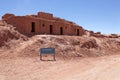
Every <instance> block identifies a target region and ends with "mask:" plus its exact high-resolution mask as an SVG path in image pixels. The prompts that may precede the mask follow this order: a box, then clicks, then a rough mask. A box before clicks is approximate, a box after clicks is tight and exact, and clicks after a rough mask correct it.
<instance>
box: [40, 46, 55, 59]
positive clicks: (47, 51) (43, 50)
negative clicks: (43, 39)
mask: <svg viewBox="0 0 120 80" xmlns="http://www.w3.org/2000/svg"><path fill="white" fill-rule="evenodd" d="M44 54H46V55H47V54H50V55H53V59H54V60H55V48H41V49H40V60H42V55H44Z"/></svg>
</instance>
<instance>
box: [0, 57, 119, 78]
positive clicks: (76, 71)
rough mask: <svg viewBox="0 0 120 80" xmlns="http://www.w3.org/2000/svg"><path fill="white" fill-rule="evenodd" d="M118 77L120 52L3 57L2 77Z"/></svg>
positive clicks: (0, 64)
mask: <svg viewBox="0 0 120 80" xmlns="http://www.w3.org/2000/svg"><path fill="white" fill-rule="evenodd" d="M16 79H17V80H119V79H120V55H114V56H105V57H99V58H88V59H74V60H65V61H64V60H57V61H55V62H53V61H43V62H41V61H39V57H35V58H18V59H7V60H6V59H1V60H0V80H16Z"/></svg>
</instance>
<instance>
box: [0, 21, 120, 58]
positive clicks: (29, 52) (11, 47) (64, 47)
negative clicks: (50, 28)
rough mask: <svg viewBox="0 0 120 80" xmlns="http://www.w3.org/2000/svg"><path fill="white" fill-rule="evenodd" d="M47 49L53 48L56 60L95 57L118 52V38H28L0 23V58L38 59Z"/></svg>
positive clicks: (59, 36)
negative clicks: (43, 50)
mask: <svg viewBox="0 0 120 80" xmlns="http://www.w3.org/2000/svg"><path fill="white" fill-rule="evenodd" d="M1 47H3V48H1ZM48 47H53V48H55V50H56V56H57V57H58V58H63V59H66V58H70V59H71V58H75V57H89V56H95V57H96V56H102V55H108V54H115V53H117V52H118V51H120V38H97V37H90V36H66V35H64V36H63V35H62V36H61V35H35V36H32V37H29V38H28V37H26V36H25V35H22V34H20V33H19V32H18V31H16V30H15V28H14V27H13V26H11V25H8V24H6V23H3V22H2V21H0V53H1V54H2V55H1V54H0V58H1V57H2V58H5V57H7V58H8V57H10V58H15V57H38V56H39V54H40V53H39V50H40V48H48Z"/></svg>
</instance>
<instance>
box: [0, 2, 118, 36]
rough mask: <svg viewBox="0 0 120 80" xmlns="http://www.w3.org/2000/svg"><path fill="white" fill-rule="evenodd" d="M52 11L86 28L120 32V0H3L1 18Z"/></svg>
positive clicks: (0, 7)
mask: <svg viewBox="0 0 120 80" xmlns="http://www.w3.org/2000/svg"><path fill="white" fill-rule="evenodd" d="M39 11H42V12H49V13H53V14H54V16H57V17H61V18H64V19H67V20H70V21H73V22H75V23H77V24H79V25H81V26H83V28H85V29H87V30H93V31H95V32H97V31H100V32H102V33H105V34H110V33H117V34H120V0H0V18H1V17H2V15H4V14H5V13H13V14H15V15H27V14H37V12H39Z"/></svg>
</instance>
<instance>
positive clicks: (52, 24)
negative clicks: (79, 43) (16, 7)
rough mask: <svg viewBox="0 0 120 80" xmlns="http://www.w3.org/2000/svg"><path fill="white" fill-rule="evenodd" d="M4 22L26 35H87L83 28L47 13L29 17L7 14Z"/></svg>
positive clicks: (3, 18)
mask: <svg viewBox="0 0 120 80" xmlns="http://www.w3.org/2000/svg"><path fill="white" fill-rule="evenodd" d="M2 20H3V21H5V22H7V23H8V24H11V25H13V26H15V27H16V29H17V30H18V31H19V32H20V33H22V34H25V35H35V34H53V35H54V34H55V35H78V36H81V35H83V34H85V30H84V29H83V28H82V27H81V26H79V25H77V24H75V23H73V22H70V21H67V20H65V19H61V18H57V17H54V16H53V14H50V13H45V12H38V14H37V15H27V16H15V15H14V14H5V15H4V16H3V17H2Z"/></svg>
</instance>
